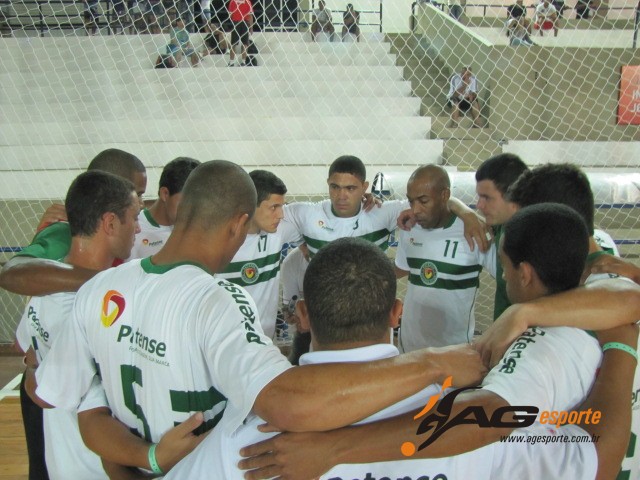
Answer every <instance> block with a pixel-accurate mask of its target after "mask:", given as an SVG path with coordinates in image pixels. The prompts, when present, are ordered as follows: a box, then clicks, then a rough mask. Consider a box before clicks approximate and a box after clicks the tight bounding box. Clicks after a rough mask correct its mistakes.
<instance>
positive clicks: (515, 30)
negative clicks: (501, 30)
mask: <svg viewBox="0 0 640 480" xmlns="http://www.w3.org/2000/svg"><path fill="white" fill-rule="evenodd" d="M507 31H508V32H509V36H510V37H511V39H510V40H509V45H511V46H512V47H517V46H520V45H522V46H525V47H532V46H533V45H535V43H533V40H531V37H530V36H529V33H528V32H527V29H526V28H524V27H523V26H522V24H521V23H520V22H518V20H516V19H515V18H510V19H509V20H508V21H507Z"/></svg>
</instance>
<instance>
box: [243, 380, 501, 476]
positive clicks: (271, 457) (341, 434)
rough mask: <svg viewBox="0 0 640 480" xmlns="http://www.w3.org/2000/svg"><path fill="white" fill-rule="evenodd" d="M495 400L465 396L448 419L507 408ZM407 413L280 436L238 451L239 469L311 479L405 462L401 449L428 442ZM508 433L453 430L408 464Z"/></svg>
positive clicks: (480, 395) (473, 393) (487, 396)
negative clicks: (470, 410)
mask: <svg viewBox="0 0 640 480" xmlns="http://www.w3.org/2000/svg"><path fill="white" fill-rule="evenodd" d="M507 405H508V404H507V402H506V401H505V400H504V399H502V398H501V397H500V396H498V395H496V394H494V393H491V392H488V391H482V390H476V391H471V392H464V393H462V394H460V395H459V396H458V397H457V399H456V401H455V403H454V408H453V409H452V413H451V415H450V418H453V417H454V416H455V415H456V414H458V413H460V412H462V411H463V410H464V409H466V408H467V407H469V406H481V407H482V408H483V409H484V410H485V412H487V415H488V416H489V417H491V415H492V413H493V412H494V411H495V410H496V409H498V408H500V407H504V406H507ZM417 413H418V412H417V411H416V412H411V413H408V414H405V415H400V416H398V417H394V418H389V419H386V420H382V421H379V422H372V423H368V424H364V425H358V426H351V427H346V428H341V429H337V430H332V431H329V432H313V433H283V434H279V435H277V436H275V437H273V438H271V439H269V440H266V441H264V442H261V443H257V444H255V445H251V446H247V447H246V448H244V449H242V450H241V452H240V453H241V455H242V456H245V457H249V458H246V459H244V460H242V461H241V463H240V468H242V469H246V470H250V471H248V472H247V473H246V474H245V478H246V479H248V480H257V479H263V478H271V477H272V476H277V477H278V478H283V479H303V478H316V477H319V476H320V475H322V474H324V473H326V472H327V471H328V470H330V469H331V468H333V467H334V466H336V465H339V464H343V463H371V462H382V461H397V460H404V459H406V458H407V457H405V456H404V455H403V453H402V451H401V448H400V447H401V446H402V445H403V444H404V443H405V442H407V441H410V442H412V443H414V444H415V445H420V444H421V443H422V442H423V441H425V440H426V439H427V437H428V434H427V435H417V434H416V431H417V428H418V426H419V425H420V420H415V419H414V417H415V415H416V414H417ZM510 432H511V429H510V428H478V426H477V425H457V426H456V427H455V428H451V429H450V430H448V431H447V432H446V433H444V434H443V435H442V436H441V437H440V438H438V439H437V441H435V442H434V443H433V444H431V445H429V447H427V448H424V449H422V450H418V451H417V452H416V453H415V454H414V455H413V456H412V457H411V458H436V457H445V456H451V455H457V454H459V453H464V452H468V451H471V450H474V449H476V448H479V447H482V446H484V445H488V444H489V443H492V442H495V441H497V440H498V439H499V438H500V436H502V435H508V434H509V433H510Z"/></svg>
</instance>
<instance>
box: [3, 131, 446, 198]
mask: <svg viewBox="0 0 640 480" xmlns="http://www.w3.org/2000/svg"><path fill="white" fill-rule="evenodd" d="M106 148H121V149H123V150H126V151H130V152H133V153H136V154H138V155H139V156H140V158H141V159H142V160H143V162H144V163H145V165H150V166H163V165H165V164H166V163H167V162H168V161H169V160H171V159H172V158H175V157H179V156H189V157H194V158H197V159H199V160H203V161H204V160H213V159H215V158H223V159H226V160H231V161H234V162H237V163H239V164H240V165H243V166H252V165H273V164H280V165H326V164H327V162H328V160H329V159H335V158H337V157H338V156H340V155H345V154H350V155H356V156H358V157H359V158H361V159H362V160H363V161H364V162H365V163H369V161H371V162H376V163H379V164H387V165H414V166H415V165H416V164H417V163H440V162H441V161H442V151H443V142H442V140H405V139H403V140H372V139H365V140H351V139H340V140H331V141H326V140H321V139H318V140H284V141H280V140H277V141H276V140H266V141H265V140H259V141H252V140H244V141H242V140H240V141H235V140H231V141H216V140H209V141H204V142H190V141H186V142H173V141H168V142H162V141H152V142H140V143H135V142H120V143H98V142H94V143H93V144H79V145H78V144H67V145H64V144H58V145H28V146H25V145H15V146H0V159H2V160H1V161H0V167H1V169H2V170H15V171H14V172H12V171H8V172H3V180H4V181H5V182H6V184H7V185H10V184H11V178H13V177H12V175H17V174H19V173H20V172H19V170H20V169H22V168H24V164H23V162H24V158H29V159H32V160H31V165H30V166H31V168H33V169H35V170H38V171H40V170H42V175H44V176H46V171H47V170H58V169H60V165H61V163H60V159H66V161H65V163H64V165H65V168H68V169H78V168H80V169H82V168H86V166H87V159H90V158H93V157H94V156H95V154H96V153H97V152H100V151H102V150H104V149H106ZM414 168H415V167H414ZM23 173H24V172H23ZM32 173H33V174H34V175H36V173H35V172H32ZM66 185H68V183H67V184H66ZM16 188H21V187H20V185H17V186H16ZM40 188H41V187H40ZM21 198H22V197H21Z"/></svg>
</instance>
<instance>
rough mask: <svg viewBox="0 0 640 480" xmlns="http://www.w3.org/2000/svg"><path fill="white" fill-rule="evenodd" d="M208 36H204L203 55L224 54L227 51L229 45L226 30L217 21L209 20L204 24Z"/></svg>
mask: <svg viewBox="0 0 640 480" xmlns="http://www.w3.org/2000/svg"><path fill="white" fill-rule="evenodd" d="M204 31H205V32H206V33H207V36H206V37H204V49H203V50H202V56H203V57H206V56H207V55H224V54H225V53H227V49H228V48H229V45H228V43H227V40H226V38H225V35H224V32H223V31H222V29H221V28H220V26H219V25H218V24H217V23H214V22H209V23H206V24H205V26H204Z"/></svg>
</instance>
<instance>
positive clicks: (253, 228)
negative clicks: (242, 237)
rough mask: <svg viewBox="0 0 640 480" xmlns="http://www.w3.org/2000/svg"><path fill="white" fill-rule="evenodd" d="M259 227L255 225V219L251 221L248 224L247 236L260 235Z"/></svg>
mask: <svg viewBox="0 0 640 480" xmlns="http://www.w3.org/2000/svg"><path fill="white" fill-rule="evenodd" d="M260 230H261V228H260V226H259V225H258V224H257V223H256V221H255V219H251V223H250V224H249V230H247V234H256V233H260Z"/></svg>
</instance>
